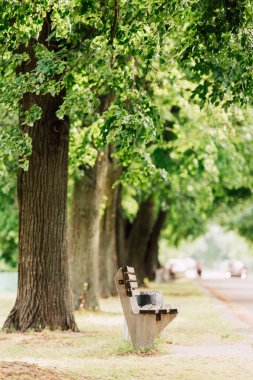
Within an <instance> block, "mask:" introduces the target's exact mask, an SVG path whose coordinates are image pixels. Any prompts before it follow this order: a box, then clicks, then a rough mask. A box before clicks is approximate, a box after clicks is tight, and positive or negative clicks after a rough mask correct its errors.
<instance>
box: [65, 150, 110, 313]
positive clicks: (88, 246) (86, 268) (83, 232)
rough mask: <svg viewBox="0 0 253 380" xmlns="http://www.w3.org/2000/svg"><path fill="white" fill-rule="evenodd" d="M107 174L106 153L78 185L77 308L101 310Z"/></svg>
mask: <svg viewBox="0 0 253 380" xmlns="http://www.w3.org/2000/svg"><path fill="white" fill-rule="evenodd" d="M105 175H106V172H105V159H104V154H103V153H102V152H100V154H99V159H98V160H97V162H96V164H95V166H94V167H92V168H90V169H89V170H86V171H85V173H84V177H83V178H81V179H79V180H77V181H76V182H75V184H74V192H73V203H72V220H71V233H70V243H71V251H70V257H69V264H70V265H69V269H70V281H71V292H72V305H73V307H74V308H76V309H78V308H79V307H80V306H81V307H85V308H90V309H94V310H95V309H97V308H98V307H99V302H98V298H99V271H98V267H99V254H98V252H99V224H100V210H101V203H102V195H103V188H104V180H105Z"/></svg>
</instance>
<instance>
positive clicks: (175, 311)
mask: <svg viewBox="0 0 253 380" xmlns="http://www.w3.org/2000/svg"><path fill="white" fill-rule="evenodd" d="M169 314H178V309H170V312H169Z"/></svg>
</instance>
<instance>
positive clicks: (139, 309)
mask: <svg viewBox="0 0 253 380" xmlns="http://www.w3.org/2000/svg"><path fill="white" fill-rule="evenodd" d="M114 280H115V285H116V288H117V291H118V294H119V297H120V301H121V305H122V308H123V311H124V314H125V319H126V323H127V327H128V331H129V335H130V339H131V342H132V345H133V346H134V347H135V348H149V347H152V346H153V345H154V339H155V337H156V336H158V335H159V334H160V332H161V331H162V330H163V329H164V328H165V327H166V326H167V325H168V324H169V323H170V322H171V321H172V320H173V319H174V318H175V317H176V316H177V314H178V309H177V307H174V306H173V305H166V304H163V296H162V294H161V293H159V292H140V291H138V290H137V289H138V283H137V279H136V275H135V271H134V268H132V267H128V266H124V267H122V268H120V269H119V270H118V272H117V274H116V276H115V278H114Z"/></svg>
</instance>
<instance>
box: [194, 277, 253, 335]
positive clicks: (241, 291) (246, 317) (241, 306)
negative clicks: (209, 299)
mask: <svg viewBox="0 0 253 380" xmlns="http://www.w3.org/2000/svg"><path fill="white" fill-rule="evenodd" d="M199 283H200V285H202V286H203V287H204V288H205V289H207V290H208V291H209V293H210V294H211V295H213V296H215V297H216V298H218V299H219V300H221V301H223V302H224V303H225V304H226V305H227V307H228V308H229V309H230V310H231V312H233V313H234V314H235V316H236V317H237V318H239V319H240V320H242V321H243V322H245V323H246V324H247V325H248V326H249V327H250V328H251V329H252V331H253V318H252V317H253V278H246V279H245V280H242V279H241V278H229V279H225V278H203V279H201V280H200V281H199Z"/></svg>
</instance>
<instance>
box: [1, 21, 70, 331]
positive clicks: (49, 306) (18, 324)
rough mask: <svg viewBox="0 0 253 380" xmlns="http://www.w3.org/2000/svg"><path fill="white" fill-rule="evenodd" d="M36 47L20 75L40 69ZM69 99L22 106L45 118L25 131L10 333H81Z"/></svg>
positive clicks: (29, 99)
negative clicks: (73, 302) (71, 284)
mask: <svg viewBox="0 0 253 380" xmlns="http://www.w3.org/2000/svg"><path fill="white" fill-rule="evenodd" d="M50 25H51V24H50V17H49V15H47V19H46V20H45V22H44V25H43V28H42V31H41V34H40V37H39V42H40V43H44V44H45V45H46V44H48V43H47V42H46V39H47V37H48V35H49V34H50V33H51V29H50V27H51V26H50ZM36 43H37V41H34V40H33V41H31V42H30V44H29V45H28V46H27V47H24V46H23V47H21V52H22V51H23V52H24V51H25V52H27V53H28V54H29V55H30V61H29V62H28V63H24V64H23V65H22V66H20V68H19V69H18V71H19V72H21V73H26V72H29V71H31V70H33V69H34V68H35V67H36V59H35V54H34V46H35V44H36ZM64 95H65V93H64V90H63V91H61V93H59V94H57V95H55V96H52V95H51V94H44V95H35V94H33V93H26V94H24V96H23V99H22V102H21V105H20V106H21V110H23V111H25V110H28V109H29V108H30V106H31V105H33V104H37V105H38V106H40V107H41V109H42V116H41V118H40V120H39V121H37V122H35V124H34V126H33V127H29V126H26V125H24V126H23V125H22V124H21V126H20V127H21V129H22V130H23V131H24V132H26V133H28V134H29V136H30V137H31V139H32V154H31V156H30V159H29V169H28V171H27V172H25V171H23V170H20V171H19V175H18V201H19V259H18V293H17V298H16V302H15V305H14V307H13V309H12V311H11V312H10V314H9V316H8V318H7V320H6V322H5V324H4V328H5V329H13V328H14V329H16V330H19V331H22V332H23V331H25V330H27V329H35V330H37V331H39V330H41V329H43V328H45V327H48V328H49V329H51V330H55V329H62V330H68V329H71V330H73V331H76V330H77V327H76V324H75V321H74V317H73V315H72V312H71V308H70V300H69V288H68V272H67V237H66V205H67V180H68V142H69V122H68V119H67V118H65V119H64V120H59V119H58V118H57V116H56V111H57V110H58V109H59V107H60V105H61V104H62V102H63V98H64Z"/></svg>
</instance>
